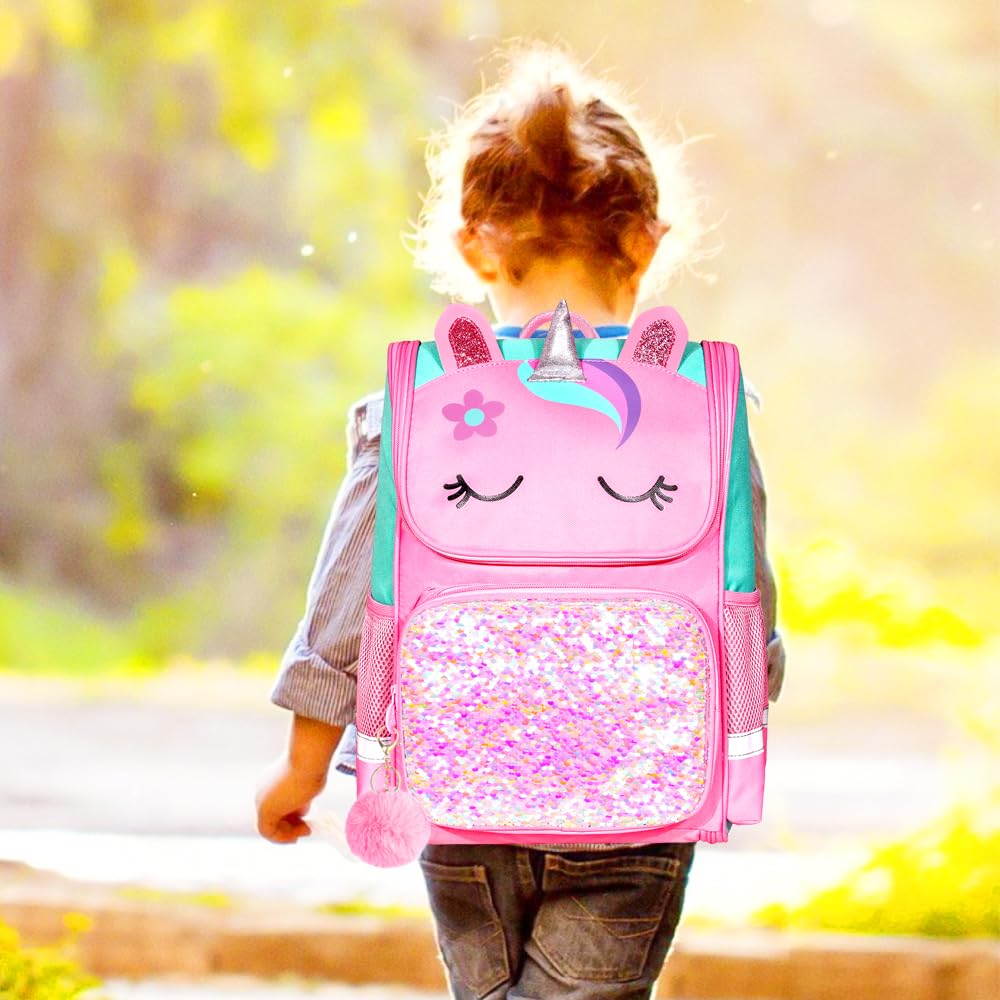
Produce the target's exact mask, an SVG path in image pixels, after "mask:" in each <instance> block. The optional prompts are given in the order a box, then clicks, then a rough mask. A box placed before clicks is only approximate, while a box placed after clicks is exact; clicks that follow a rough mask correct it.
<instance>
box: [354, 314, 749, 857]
mask: <svg viewBox="0 0 1000 1000" xmlns="http://www.w3.org/2000/svg"><path fill="white" fill-rule="evenodd" d="M546 323H547V324H548V332H547V334H546V335H545V337H544V341H543V340H542V339H541V337H538V338H534V339H532V336H531V335H532V334H533V333H534V332H535V331H536V330H538V329H541V328H542V327H543V326H544V325H545V324H546ZM574 326H575V328H576V329H578V330H579V331H580V332H581V333H582V334H583V336H581V337H579V338H575V337H574V335H573V330H574ZM748 448H749V445H748V432H747V416H746V402H745V399H744V395H743V380H742V374H741V371H740V361H739V354H738V352H737V349H736V347H735V346H734V345H733V344H730V343H724V342H721V341H703V342H701V343H700V344H699V343H689V341H688V337H687V329H686V327H685V325H684V323H683V321H682V320H681V318H680V316H679V315H678V314H677V312H676V311H675V310H674V309H672V308H670V307H668V306H660V307H656V308H653V309H649V310H647V311H645V312H643V313H642V314H640V315H639V316H638V317H637V318H636V320H635V321H634V323H633V324H632V325H631V327H630V329H629V332H628V336H626V337H624V338H620V337H618V338H616V337H598V335H597V333H596V332H595V331H594V330H593V328H592V327H591V326H590V324H589V323H587V322H586V321H585V320H584V319H583V317H580V316H577V315H576V314H571V313H569V310H568V307H567V305H566V302H565V300H561V301H560V303H559V305H558V306H557V308H556V309H555V310H554V311H553V312H552V313H543V314H540V315H539V316H536V317H535V318H534V319H533V320H532V321H531V322H530V323H528V324H527V325H526V326H525V327H524V329H523V330H522V331H521V336H520V337H509V338H497V337H496V336H495V335H494V333H493V331H492V329H491V326H490V324H489V322H488V321H487V320H486V318H485V317H484V316H483V315H482V313H481V312H480V311H479V310H477V309H475V308H473V307H470V306H467V305H461V304H456V305H451V306H449V307H448V308H446V309H445V310H444V312H443V314H442V315H441V317H440V319H439V320H438V323H437V326H436V328H435V331H434V341H433V342H421V341H416V340H407V341H398V342H395V343H392V344H390V345H389V350H388V373H387V380H386V395H385V401H384V407H383V426H382V441H381V449H382V450H381V457H380V467H379V481H378V499H377V507H376V522H375V550H374V553H373V561H372V581H371V583H372V586H371V592H370V594H369V597H368V602H367V610H366V617H365V623H364V632H363V637H362V645H361V652H360V658H359V661H358V669H357V677H358V687H357V692H358V693H357V720H356V722H357V730H358V737H357V739H358V745H357V794H358V799H357V801H356V802H355V806H354V807H352V815H349V817H348V830H347V833H348V841H349V842H350V843H351V846H352V849H354V850H355V853H357V854H358V855H359V856H360V857H364V859H365V860H368V861H370V862H371V863H374V864H398V863H401V860H409V859H410V858H412V857H413V856H414V854H413V852H414V850H415V849H419V847H420V846H421V845H422V844H423V843H426V842H430V843H435V844H445V843H455V844H458V843H506V844H518V843H534V844H539V843H556V842H559V843H570V842H580V843H604V842H621V843H640V842H662V841H692V840H703V841H709V842H713V843H714V842H719V841H725V840H726V839H727V838H728V831H729V826H730V825H731V824H733V823H740V824H746V823H757V822H759V821H760V818H761V804H762V797H763V788H764V765H765V760H766V754H767V677H766V636H765V631H764V622H763V617H762V613H761V605H760V593H759V591H758V590H757V589H756V587H755V575H754V545H753V521H752V511H751V503H750V471H749V459H748ZM383 791H394V792H403V793H405V796H400V795H395V796H384V795H378V799H377V800H376V799H375V798H371V796H372V795H377V793H380V792H383ZM404 798H405V799H406V801H405V803H404V802H403V801H402V800H403V799H404ZM362 800H365V805H366V806H368V805H371V806H372V808H373V809H374V808H375V807H378V808H379V809H380V810H381V811H380V813H379V815H378V816H377V817H375V818H373V816H374V813H373V811H372V810H371V809H369V810H366V812H365V815H364V817H362V816H361V810H359V809H357V808H356V807H358V806H359V804H360V803H361V802H362ZM393 803H396V804H399V805H405V806H406V807H407V808H409V809H410V810H411V811H410V812H409V813H407V815H406V816H403V815H402V813H401V812H399V811H398V810H397V812H395V813H393V812H392V810H393V808H395V806H394V805H393ZM383 806H384V808H382V807H383ZM414 807H419V808H414ZM352 818H353V819H354V820H356V822H355V824H354V829H353V830H352V829H351V822H352ZM379 824H381V825H379ZM393 824H395V826H396V828H398V829H400V830H406V831H409V834H407V835H412V837H415V838H416V839H415V840H414V841H412V842H411V843H410V844H409V845H408V846H404V847H401V848H400V850H399V851H398V853H397V854H396V855H393V854H392V851H391V850H389V853H384V852H383V853H381V854H380V853H379V850H378V849H376V848H374V847H373V846H372V845H373V844H374V843H375V841H376V840H378V838H382V844H383V846H384V845H385V838H386V837H387V836H389V835H390V833H391V830H392V828H393ZM403 835H404V834H402V833H401V834H400V836H403ZM387 850H388V849H387ZM387 859H388V860H387Z"/></svg>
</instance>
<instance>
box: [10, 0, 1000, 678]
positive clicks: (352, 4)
mask: <svg viewBox="0 0 1000 1000" xmlns="http://www.w3.org/2000/svg"><path fill="white" fill-rule="evenodd" d="M567 23H569V24H570V28H567ZM661 27H662V12H661V10H660V8H659V5H657V4H641V3H639V4H629V5H628V16H627V17H623V18H620V19H617V20H614V19H613V20H612V21H609V20H608V18H607V17H606V12H604V11H603V10H602V9H600V8H594V9H593V10H590V9H583V8H574V9H573V16H572V18H570V19H569V21H567V18H566V7H565V5H562V4H558V3H554V4H550V5H538V4H536V3H527V2H525V0H474V2H470V3H457V2H454V0H446V2H443V3H440V4H413V3H410V2H406V0H385V2H383V3H379V4H363V3H360V2H357V0H330V2H325V3H315V2H314V0H287V2H285V3H282V4H280V5H275V4H271V3H267V2H266V0H244V2H241V3H239V4H235V3H233V2H231V0H142V2H135V3H104V2H98V0H8V2H7V3H5V4H4V5H3V7H2V8H0V79H2V81H3V83H4V86H3V88H0V118H2V119H3V120H4V121H9V122H13V123H16V126H17V127H14V128H8V129H3V130H0V159H2V160H3V162H4V163H5V164H9V169H7V170H6V172H5V174H4V180H5V183H4V185H3V187H2V189H0V221H2V223H3V228H4V231H5V233H6V234H8V236H9V238H8V239H7V240H6V241H5V242H4V247H3V254H4V256H3V257H2V259H0V265H2V267H0V272H2V274H3V285H2V292H3V296H4V299H3V308H0V324H2V325H3V328H2V331H0V333H2V335H0V405H2V407H3V410H2V412H0V420H2V424H3V427H4V434H3V435H2V436H0V510H2V511H3V517H2V518H0V666H6V667H9V668H17V669H26V670H50V669H62V670H67V671H71V672H74V673H83V672H89V671H98V670H120V669H126V670H128V669H151V668H155V667H156V666H158V665H160V664H163V663H165V662H168V661H169V660H170V658H171V657H173V656H175V655H177V654H190V655H193V656H195V657H209V656H214V655H224V656H229V657H232V658H234V659H236V660H239V661H241V662H246V661H248V660H250V659H254V660H255V661H258V662H259V661H260V660H261V658H262V657H263V656H266V655H267V654H268V653H270V654H271V655H272V656H275V655H276V654H277V653H278V651H279V650H280V649H281V647H282V646H283V644H284V643H285V642H286V641H287V639H288V637H289V635H290V634H291V632H292V630H293V628H294V623H295V621H296V619H297V616H298V615H299V614H300V613H301V610H302V605H303V599H304V591H305V583H306V580H307V577H308V573H309V569H310V566H311V564H312V560H313V559H314V557H315V552H316V548H317V546H318V543H319V541H320V537H321V531H322V525H323V519H324V517H325V515H326V514H327V512H328V510H329V507H330V504H331V502H332V500H333V497H334V494H335V491H336V488H337V485H338V483H339V480H340V478H341V476H342V474H343V471H344V443H345V442H344V423H345V415H346V409H347V407H348V405H349V404H350V403H351V402H352V401H353V400H355V399H357V398H358V397H360V396H361V395H363V394H365V393H368V392H371V391H373V390H378V389H380V388H381V386H382V384H383V379H384V358H385V345H386V343H387V342H388V341H389V340H393V339H400V338H405V337H418V338H421V339H428V338H429V336H430V331H431V329H432V322H433V320H434V318H435V317H436V315H437V313H438V311H439V309H440V307H441V305H442V303H440V302H438V301H436V300H435V299H434V297H433V296H431V295H430V294H429V293H428V290H427V282H426V279H425V276H423V275H421V274H420V273H418V272H416V271H415V269H414V268H413V266H412V261H411V258H410V256H409V254H408V253H407V252H406V250H405V248H404V246H403V242H402V240H401V239H400V234H401V231H402V230H403V229H404V228H405V227H406V226H407V225H408V224H409V223H410V222H411V221H412V220H413V219H415V217H416V216H417V214H418V211H419V208H420V197H421V193H422V192H423V191H424V190H425V189H426V183H427V177H426V172H425V169H424V164H423V153H424V148H425V141H426V139H427V137H428V136H429V134H430V133H431V132H432V131H433V130H435V129H436V128H437V127H438V126H439V124H440V123H441V120H442V118H444V117H448V116H450V112H451V111H452V110H453V105H454V104H458V103H460V102H461V101H462V100H464V99H465V98H467V97H469V96H472V95H473V94H474V93H475V92H476V91H477V90H478V89H479V86H480V83H481V77H485V78H489V76H490V74H489V72H488V71H487V69H486V67H484V66H483V65H482V64H481V63H482V57H483V56H484V55H485V54H486V53H487V52H488V51H489V49H490V48H491V47H492V46H493V44H494V43H495V42H496V41H498V40H500V39H502V38H504V37H511V36H514V35H517V34H534V35H536V36H539V37H556V36H558V35H563V36H564V37H568V38H569V39H570V40H571V41H572V42H573V44H574V46H575V47H576V48H577V50H578V52H579V53H580V54H581V55H582V56H583V57H586V56H587V55H588V54H589V53H590V52H592V51H593V52H595V53H597V51H598V50H600V60H598V61H595V62H594V64H593V66H592V69H593V70H594V71H595V72H598V71H601V70H602V69H603V68H604V67H603V66H601V65H598V63H599V62H601V63H604V64H606V67H607V69H608V70H609V71H610V72H611V73H612V74H613V75H614V76H615V77H616V78H619V79H621V80H623V82H624V83H625V84H626V86H627V85H629V84H635V85H636V87H637V91H636V98H637V102H638V103H639V104H640V105H642V106H644V107H645V108H646V109H647V111H649V112H652V113H653V114H656V113H658V112H659V111H660V109H661V108H663V109H666V111H665V113H663V114H661V115H660V117H659V122H658V123H659V124H660V125H661V126H662V127H663V128H664V130H666V131H670V124H671V123H670V121H669V119H670V118H671V117H672V115H673V112H674V110H675V109H676V110H678V112H683V114H682V116H681V117H682V119H683V122H684V124H685V125H686V126H687V127H691V128H693V130H694V131H695V132H699V133H701V132H707V134H708V135H709V136H710V137H711V138H712V142H710V143H702V144H699V145H698V146H697V147H696V151H695V153H694V156H695V157H696V158H697V157H700V156H704V157H705V159H704V160H703V161H701V162H697V163H695V169H696V170H697V171H698V172H699V173H701V174H703V175H705V176H706V177H711V184H710V186H709V187H708V188H707V189H706V192H705V193H706V195H707V196H708V198H709V200H710V201H713V202H714V203H715V204H714V206H713V209H712V211H710V212H709V213H708V217H709V219H710V220H711V219H713V218H715V217H717V215H718V214H719V213H720V212H721V213H723V214H726V215H727V216H729V217H728V218H726V221H725V228H724V235H725V242H726V244H727V246H726V253H725V254H724V255H723V256H722V257H720V258H719V273H717V274H711V275H709V277H710V279H711V280H710V281H707V282H703V283H699V282H689V281H687V282H686V281H685V280H684V279H683V277H682V280H681V283H680V284H679V285H678V288H677V290H676V294H675V293H674V291H673V290H671V294H670V295H667V296H665V298H666V299H667V300H670V301H674V302H675V304H677V305H678V306H679V308H680V310H681V312H682V314H684V315H686V316H689V317H690V318H691V326H692V333H693V335H694V336H696V337H699V338H700V337H703V336H720V337H725V338H728V339H733V340H735V341H736V342H737V343H739V345H740V349H741V357H742V359H743V361H744V370H745V372H746V374H747V376H748V378H749V379H750V380H751V381H752V382H753V383H754V385H755V386H756V387H758V388H759V389H760V390H761V393H762V396H763V398H764V400H765V408H764V412H763V413H762V414H759V415H758V414H755V413H752V414H751V416H750V421H751V434H752V435H753V436H754V439H755V443H756V444H757V446H758V453H759V454H760V456H761V461H762V465H763V468H764V475H765V480H766V484H767V486H768V495H769V533H770V537H771V545H770V548H771V551H772V553H773V558H774V561H775V564H776V567H777V570H778V573H779V621H780V623H781V624H782V625H783V626H784V628H785V629H786V631H787V632H789V633H791V634H798V635H803V636H805V635H817V634H821V633H824V632H827V631H829V630H831V629H839V628H843V629H845V630H853V631H854V632H858V633H862V634H863V635H864V637H865V640H866V642H868V643H869V644H871V645H878V646H881V647H883V648H885V649H889V650H906V649H911V650H919V649H922V648H929V647H930V645H931V644H941V643H943V644H944V645H945V646H947V647H949V648H950V649H953V650H955V651H958V652H962V651H965V650H969V649H977V648H982V647H983V644H984V642H986V641H987V640H989V639H991V638H992V637H995V636H996V635H997V634H998V629H997V621H998V618H997V616H996V613H995V607H994V597H993V593H994V591H995V584H996V565H997V559H998V550H997V538H996V532H995V512H994V508H995V498H996V496H997V495H998V494H1000V466H998V464H997V463H996V462H995V460H993V458H992V456H991V453H990V449H989V448H987V447H984V439H983V434H982V429H983V428H984V427H990V426H992V425H993V424H995V423H996V419H997V416H998V406H1000V402H998V396H997V393H996V388H995V387H996V385H997V384H998V381H1000V360H998V358H997V356H996V351H995V350H991V349H990V345H989V343H988V342H987V338H985V337H984V334H983V330H984V322H983V319H984V317H989V316H990V315H991V312H990V308H991V307H993V308H994V310H995V303H996V292H995V285H996V282H995V275H996V253H997V241H996V233H995V225H994V224H993V221H992V216H991V212H990V209H991V207H992V201H991V199H990V191H991V190H992V186H991V183H990V181H991V178H992V177H993V176H994V175H995V166H996V163H995V159H996V157H995V144H994V143H992V142H991V139H992V131H991V129H992V128H993V123H994V118H995V108H994V106H993V103H992V100H991V97H990V94H991V91H990V88H989V86H988V81H989V80H990V79H992V76H993V74H994V72H995V71H994V61H995V60H994V55H995V54H994V53H993V50H992V48H991V46H990V44H989V39H990V38H991V37H992V35H991V29H992V24H991V15H990V12H989V10H988V7H986V6H983V5H937V6H936V7H934V8H929V7H923V8H921V9H920V10H919V11H917V10H915V9H914V8H913V5H912V4H907V3H905V2H904V0H887V2H885V3H880V4H877V5H871V4H869V5H837V4H833V5H830V4H813V5H807V7H803V5H801V4H799V3H796V2H794V0H775V2H773V3H769V4H767V5H763V4H755V5H750V4H743V5H737V6H736V7H735V8H733V7H730V6H724V7H718V8H716V7H714V6H713V5H689V6H687V7H685V9H684V13H683V16H678V17H676V18H674V19H673V23H672V27H671V55H670V58H669V59H663V58H662V53H661V52H660V51H659V48H658V47H659V46H660V44H661V43H660V41H659V37H660V36H659V34H658V31H659V29H660V28H661ZM567 32H568V35H567ZM616 53H617V56H616ZM772 54H773V55H775V58H773V59H772V58H769V56H770V55H772ZM490 82H492V81H490ZM640 84H641V86H640ZM734 94H739V99H734V98H733V95H734ZM818 107H821V108H822V114H818V113H817V108H818ZM887 123H888V124H887ZM927 149H933V150H934V151H935V153H934V156H933V157H928V156H927V155H926V151H927Z"/></svg>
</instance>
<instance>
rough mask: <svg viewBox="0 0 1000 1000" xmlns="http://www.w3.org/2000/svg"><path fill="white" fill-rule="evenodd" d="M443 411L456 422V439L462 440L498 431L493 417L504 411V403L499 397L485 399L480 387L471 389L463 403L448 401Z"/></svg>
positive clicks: (487, 435)
mask: <svg viewBox="0 0 1000 1000" xmlns="http://www.w3.org/2000/svg"><path fill="white" fill-rule="evenodd" d="M441 412H442V413H443V414H444V415H445V416H446V417H447V418H448V419H449V420H454V421H455V422H456V423H455V440H457V441H462V440H464V439H465V438H467V437H471V436H472V435H473V434H476V433H478V434H483V435H485V436H486V437H491V436H492V435H494V434H496V432H497V425H496V423H495V422H494V420H493V417H496V416H498V415H499V414H501V413H502V412H503V403H501V402H500V400H499V399H489V400H485V401H484V400H483V394H482V393H481V392H480V391H479V390H478V389H470V390H469V391H468V392H467V393H466V394H465V396H463V397H462V402H461V403H447V404H446V405H445V406H443V407H441Z"/></svg>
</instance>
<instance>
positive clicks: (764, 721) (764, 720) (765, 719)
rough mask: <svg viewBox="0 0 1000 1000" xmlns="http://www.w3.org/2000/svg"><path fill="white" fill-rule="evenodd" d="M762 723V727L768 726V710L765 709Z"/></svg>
mask: <svg viewBox="0 0 1000 1000" xmlns="http://www.w3.org/2000/svg"><path fill="white" fill-rule="evenodd" d="M760 721H761V725H763V726H766V725H767V709H766V708H765V709H764V714H763V716H761V720H760Z"/></svg>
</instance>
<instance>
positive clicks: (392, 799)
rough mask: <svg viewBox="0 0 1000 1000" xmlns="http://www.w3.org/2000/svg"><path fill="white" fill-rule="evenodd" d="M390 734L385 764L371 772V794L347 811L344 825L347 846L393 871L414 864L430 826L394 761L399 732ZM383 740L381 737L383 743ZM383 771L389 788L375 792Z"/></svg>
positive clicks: (362, 797)
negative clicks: (410, 863) (377, 778)
mask: <svg viewBox="0 0 1000 1000" xmlns="http://www.w3.org/2000/svg"><path fill="white" fill-rule="evenodd" d="M383 732H385V733H387V734H388V729H387V728H383ZM391 735H392V742H391V743H388V744H387V743H382V752H383V753H384V755H385V761H384V763H382V764H380V765H379V766H378V767H377V768H376V769H375V770H374V771H373V772H372V775H371V778H370V779H369V782H368V786H369V791H366V792H364V794H362V795H360V796H359V797H358V798H357V799H356V800H355V802H354V804H353V805H352V806H351V808H350V809H349V810H348V811H347V819H346V820H345V823H344V834H345V836H346V837H347V845H348V847H350V849H351V850H352V851H353V852H354V854H355V855H356V856H357V857H359V858H360V859H361V860H362V861H366V862H367V863H368V864H370V865H377V866H378V867H379V868H393V867H396V866H397V865H405V864H408V863H409V862H411V861H415V860H416V859H417V858H418V857H419V856H420V852H421V851H422V850H423V849H424V847H425V846H426V845H427V843H428V842H429V840H430V835H431V824H430V820H429V819H428V818H427V813H426V812H425V811H424V807H423V806H422V805H421V804H420V803H419V802H418V801H417V800H416V799H415V798H414V797H413V796H412V795H411V794H410V793H409V792H408V791H406V790H404V789H402V788H401V787H400V785H401V779H400V775H399V771H398V770H397V769H396V768H395V767H394V766H393V764H392V762H391V754H392V749H393V747H395V746H396V744H397V743H398V742H399V733H398V732H396V733H394V734H391ZM381 739H382V738H381V735H380V737H379V741H380V742H381ZM380 772H385V776H386V785H385V787H384V788H380V789H376V788H375V775H377V774H379V773H380ZM390 776H391V777H390Z"/></svg>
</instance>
